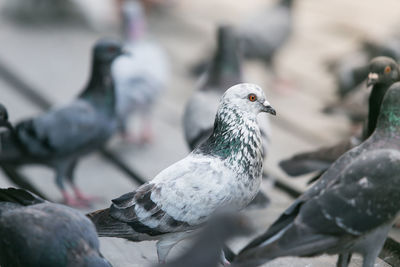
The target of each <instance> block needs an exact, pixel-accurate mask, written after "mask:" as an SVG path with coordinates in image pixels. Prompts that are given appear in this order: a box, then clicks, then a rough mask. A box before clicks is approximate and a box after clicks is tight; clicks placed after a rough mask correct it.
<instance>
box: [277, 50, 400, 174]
mask: <svg viewBox="0 0 400 267" xmlns="http://www.w3.org/2000/svg"><path fill="white" fill-rule="evenodd" d="M366 78H367V77H366ZM398 80H400V70H399V66H398V64H397V63H396V62H395V61H394V60H393V59H391V58H388V57H376V58H374V59H372V60H371V62H370V64H369V75H368V84H369V85H373V88H372V91H371V94H370V97H369V112H368V113H369V115H368V120H367V122H366V123H365V127H364V128H365V129H364V133H363V136H361V137H359V136H353V137H351V138H349V139H347V140H344V141H342V142H340V143H338V144H335V145H334V146H331V147H324V148H321V149H318V150H316V151H311V152H305V153H300V154H297V155H294V156H293V157H291V158H290V159H287V160H283V161H281V162H280V163H279V165H280V166H281V168H282V169H283V170H284V171H285V172H286V173H287V174H289V175H291V176H298V175H303V174H307V173H310V172H314V171H322V172H324V171H325V170H327V169H328V168H329V166H330V165H331V164H332V163H333V162H335V161H336V160H337V159H338V158H339V157H340V156H341V155H342V154H343V153H345V152H346V151H348V150H350V149H351V148H353V147H355V146H357V145H359V144H360V143H361V142H362V140H365V139H366V138H368V137H369V136H370V135H371V134H372V133H373V131H374V130H375V126H376V121H377V119H378V115H379V110H380V107H381V103H382V99H383V97H384V95H385V93H386V91H387V89H388V88H389V87H390V85H392V84H393V83H394V82H396V81H398Z"/></svg>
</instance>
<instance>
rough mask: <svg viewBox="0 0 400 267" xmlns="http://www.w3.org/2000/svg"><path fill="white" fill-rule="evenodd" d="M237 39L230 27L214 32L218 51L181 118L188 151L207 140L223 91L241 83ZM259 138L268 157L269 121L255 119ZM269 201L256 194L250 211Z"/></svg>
mask: <svg viewBox="0 0 400 267" xmlns="http://www.w3.org/2000/svg"><path fill="white" fill-rule="evenodd" d="M238 54H239V51H238V49H237V39H236V37H235V35H234V32H233V30H232V28H231V27H229V26H220V27H219V28H218V31H217V49H216V51H215V55H214V57H213V59H212V61H211V63H210V65H209V68H208V71H207V72H206V73H205V74H204V75H203V77H202V78H200V81H199V86H198V88H197V90H196V91H195V92H194V93H193V95H192V96H191V97H190V99H189V101H188V103H187V104H186V107H185V111H184V114H183V129H184V132H185V139H186V143H187V144H188V146H189V148H190V149H191V150H193V149H195V148H196V147H197V146H199V145H200V144H201V143H202V142H204V141H205V140H207V138H208V137H210V135H211V133H212V131H213V126H214V118H215V113H216V112H217V110H218V105H219V100H220V98H221V96H222V94H223V93H224V91H225V88H229V87H231V86H232V85H234V84H237V83H240V82H242V81H243V79H242V71H241V62H240V56H239V55H238ZM258 123H259V127H260V130H261V136H262V145H263V150H264V151H263V152H264V153H263V155H264V158H265V157H266V156H267V152H268V145H269V143H270V136H271V128H270V123H269V119H268V117H264V116H262V117H259V118H258ZM268 203H269V199H268V197H267V196H266V195H264V194H263V193H262V192H259V194H258V195H257V197H256V198H255V199H254V201H252V202H251V205H252V206H253V207H265V206H266V205H267V204H268Z"/></svg>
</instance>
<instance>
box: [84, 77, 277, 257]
mask: <svg viewBox="0 0 400 267" xmlns="http://www.w3.org/2000/svg"><path fill="white" fill-rule="evenodd" d="M260 112H267V113H270V114H272V115H275V114H276V112H275V110H274V109H273V108H272V107H271V105H270V104H269V103H268V101H267V100H266V98H265V95H264V92H263V91H262V89H261V88H260V87H258V86H257V85H254V84H247V83H242V84H237V85H234V86H233V87H230V88H229V89H228V90H227V91H226V92H225V94H224V95H223V97H222V98H221V102H220V106H219V108H218V111H217V115H216V117H215V123H214V131H213V133H212V135H211V136H210V137H209V138H208V139H207V140H206V141H205V142H203V143H202V144H201V145H200V146H198V147H197V148H196V149H195V150H194V151H192V152H191V153H190V154H189V155H188V156H187V157H185V158H183V159H182V160H180V161H178V162H176V163H174V164H173V165H171V166H169V167H168V168H166V169H165V170H163V171H162V172H160V173H159V174H158V175H157V176H156V177H155V178H154V179H153V180H151V181H149V182H148V183H146V184H144V185H142V186H140V187H139V188H137V189H136V190H135V191H133V192H129V193H127V194H124V195H122V196H121V197H119V198H117V199H114V200H112V202H113V203H112V205H111V207H110V208H107V209H103V210H99V211H95V212H93V213H90V214H88V216H89V217H90V218H91V220H92V221H93V222H94V224H95V225H96V228H97V232H98V234H99V236H107V237H119V238H125V239H128V240H130V241H135V242H140V241H144V240H158V242H157V253H158V259H159V262H160V263H163V262H165V259H166V257H167V255H168V253H169V251H170V250H171V248H172V247H173V246H174V245H175V244H176V243H178V242H179V241H180V240H183V239H186V238H188V237H190V235H191V234H193V231H195V230H196V229H199V228H200V227H201V226H202V225H203V224H204V223H205V222H206V221H207V219H208V218H209V217H210V216H211V215H212V214H213V213H214V212H215V211H216V210H217V209H218V208H221V207H223V206H230V207H232V208H234V209H235V210H240V209H243V208H245V207H246V206H247V205H248V204H249V202H250V201H251V200H252V199H253V198H254V197H255V195H256V194H257V192H258V190H259V187H260V183H261V174H262V164H263V159H262V153H263V151H262V145H261V142H262V141H261V134H260V130H259V127H258V123H257V119H256V117H257V115H258V113H260Z"/></svg>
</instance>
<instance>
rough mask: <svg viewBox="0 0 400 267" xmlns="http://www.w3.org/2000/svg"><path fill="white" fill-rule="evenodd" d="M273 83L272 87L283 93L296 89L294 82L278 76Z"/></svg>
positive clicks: (286, 93)
mask: <svg viewBox="0 0 400 267" xmlns="http://www.w3.org/2000/svg"><path fill="white" fill-rule="evenodd" d="M273 83H274V86H273V87H272V88H273V89H274V90H275V91H278V92H279V93H281V94H285V95H288V94H290V93H292V92H293V91H294V90H295V86H294V84H293V82H292V81H290V80H287V79H282V78H276V79H275V80H274V82H273Z"/></svg>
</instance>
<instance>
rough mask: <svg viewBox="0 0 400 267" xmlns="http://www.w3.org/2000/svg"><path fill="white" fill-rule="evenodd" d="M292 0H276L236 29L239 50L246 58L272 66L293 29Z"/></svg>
mask: <svg viewBox="0 0 400 267" xmlns="http://www.w3.org/2000/svg"><path fill="white" fill-rule="evenodd" d="M293 2H294V0H278V2H277V3H276V4H275V5H274V6H272V7H269V8H267V9H262V10H260V11H259V12H258V13H256V14H253V15H252V16H250V17H249V18H248V19H247V20H246V21H244V22H243V23H242V24H241V25H240V26H239V28H238V29H237V34H238V38H239V40H240V45H241V50H242V52H243V54H244V56H245V57H246V58H250V59H257V60H262V61H263V62H265V64H267V65H268V66H271V65H272V64H273V58H274V56H275V53H276V52H277V51H278V50H279V49H280V48H281V47H282V46H283V45H284V44H285V42H286V41H287V40H288V38H289V36H290V34H291V32H292V28H293V21H292V20H293V16H292V9H293Z"/></svg>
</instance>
